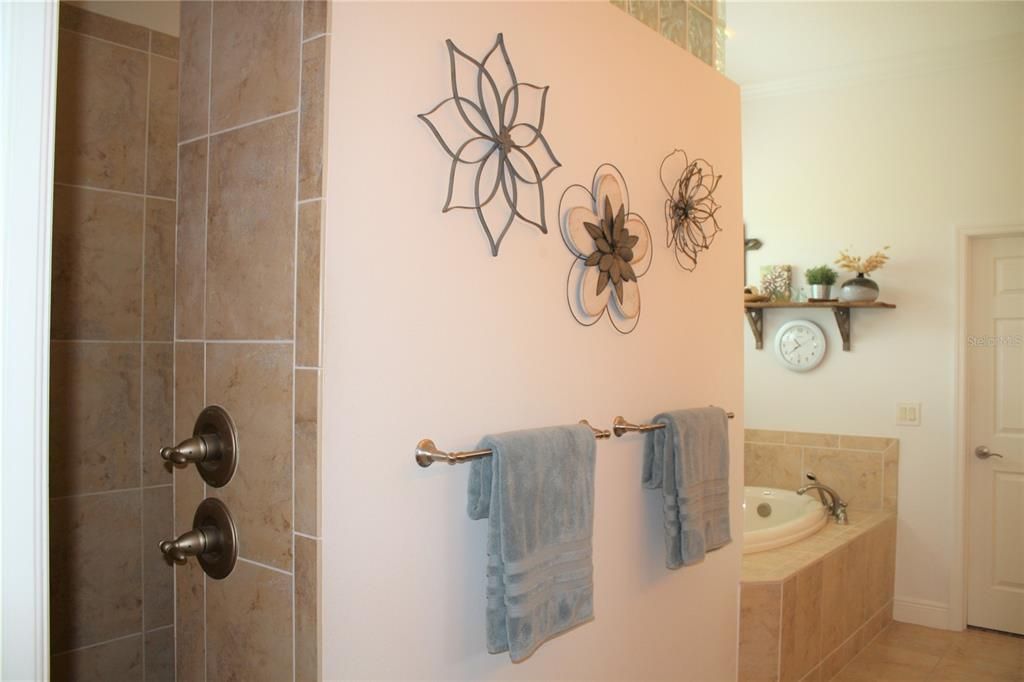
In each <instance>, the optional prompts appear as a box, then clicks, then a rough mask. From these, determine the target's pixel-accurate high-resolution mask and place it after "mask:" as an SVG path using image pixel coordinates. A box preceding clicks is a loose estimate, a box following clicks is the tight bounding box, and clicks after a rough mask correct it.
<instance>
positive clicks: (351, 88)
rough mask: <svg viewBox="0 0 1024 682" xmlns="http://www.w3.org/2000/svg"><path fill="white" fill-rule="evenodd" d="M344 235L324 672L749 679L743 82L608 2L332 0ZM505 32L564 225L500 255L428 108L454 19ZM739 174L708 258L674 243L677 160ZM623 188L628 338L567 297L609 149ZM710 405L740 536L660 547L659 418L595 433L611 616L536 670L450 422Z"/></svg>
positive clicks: (333, 251) (328, 452)
mask: <svg viewBox="0 0 1024 682" xmlns="http://www.w3.org/2000/svg"><path fill="white" fill-rule="evenodd" d="M332 31H333V34H334V38H333V46H334V47H333V51H332V56H331V83H330V93H331V103H330V112H331V113H330V124H329V128H330V142H329V154H330V158H329V166H330V177H329V179H328V190H327V195H328V200H327V201H328V218H327V229H326V233H325V310H324V315H325V318H324V324H325V341H324V402H323V414H322V419H323V422H322V423H323V430H324V433H323V436H324V449H323V460H324V472H323V479H322V485H323V515H324V522H323V534H324V535H323V538H324V539H323V543H324V555H323V595H324V601H323V605H322V606H323V642H324V647H323V657H324V663H323V665H324V676H325V677H326V678H330V679H336V678H433V679H459V678H472V679H497V678H510V679H538V678H543V679H565V678H588V679H625V678H633V679H641V678H643V679H656V678H669V677H671V678H673V679H677V680H678V679H684V680H731V679H734V678H735V670H736V660H735V659H736V628H737V626H736V622H737V594H738V581H739V569H740V543H739V541H738V538H739V536H740V534H741V529H740V516H741V515H740V504H741V495H740V490H741V485H742V475H743V467H742V433H743V432H742V425H743V421H742V413H741V412H740V410H741V409H742V402H743V391H742V343H743V341H742V339H743V327H742V325H743V315H742V304H741V299H740V296H739V289H740V282H741V271H742V260H741V259H742V248H741V243H742V236H743V234H742V217H741V192H740V189H741V188H740V180H741V173H740V112H739V92H738V89H737V87H736V86H735V85H733V84H732V83H730V82H729V81H727V80H726V79H725V78H723V77H722V76H721V75H719V74H718V73H716V72H715V71H714V70H713V69H711V68H709V67H708V66H706V65H704V64H702V63H701V62H699V61H698V60H696V59H695V58H693V57H692V56H690V55H689V54H687V53H685V52H684V51H683V50H681V49H680V48H678V47H676V46H675V45H673V44H671V43H670V42H668V41H666V40H664V39H662V38H661V37H659V36H657V35H656V34H655V33H653V32H652V31H650V30H649V29H648V28H646V27H645V26H643V25H642V24H641V23H639V22H638V21H636V20H634V19H632V18H631V17H629V16H628V15H626V14H624V13H622V12H619V11H617V10H616V9H615V8H614V7H613V6H611V5H610V4H607V3H582V4H539V3H538V4H486V3H472V4H460V5H454V4H453V5H439V4H411V3H407V4H338V5H336V6H335V8H334V13H333V27H332ZM498 32H504V34H505V40H506V44H507V46H508V49H509V52H510V54H511V58H512V62H513V65H514V66H515V68H516V71H517V74H518V76H519V78H520V80H522V81H527V82H533V83H537V84H540V85H550V86H551V91H550V95H549V97H548V112H547V120H546V123H545V126H544V132H545V133H546V135H547V137H548V140H549V141H550V143H551V144H552V146H553V148H554V150H555V153H556V154H557V155H558V157H559V159H560V160H561V161H562V163H563V167H562V168H561V169H559V170H556V171H555V172H554V173H553V174H552V175H551V177H550V178H549V179H548V181H547V183H546V190H547V195H548V206H547V216H548V221H549V223H550V224H551V226H552V229H551V233H550V234H548V235H542V234H540V233H539V232H537V231H535V230H532V231H531V230H530V229H524V228H519V229H516V228H513V230H512V231H511V232H510V233H509V235H508V237H507V238H506V240H505V242H504V244H503V245H502V247H501V255H500V256H499V257H498V258H492V257H491V256H490V254H489V252H488V249H487V244H486V241H485V239H484V237H483V235H482V232H481V229H480V227H479V226H478V225H477V223H476V222H475V220H476V219H475V217H474V216H473V215H472V214H471V213H469V212H453V213H449V214H446V215H442V214H441V212H440V207H441V204H442V202H443V200H444V194H445V190H446V184H447V172H448V163H447V157H446V156H445V155H444V154H443V152H442V151H441V149H440V148H439V147H438V145H437V143H436V142H435V140H434V139H433V138H432V136H431V135H430V133H429V131H428V130H427V128H426V127H425V126H424V125H423V124H422V123H421V122H420V121H419V120H417V118H416V114H418V113H421V112H424V111H427V110H429V109H430V108H432V107H433V106H434V105H435V104H437V103H438V102H439V101H441V99H443V98H444V97H446V96H448V95H449V94H450V89H449V88H450V86H449V83H448V56H447V52H446V50H445V46H444V40H445V39H446V38H452V39H453V40H454V41H455V43H456V44H457V45H458V46H459V47H460V48H462V49H464V50H465V51H467V52H468V53H469V54H471V55H474V56H477V57H481V56H482V55H483V54H484V53H485V52H486V51H487V50H488V49H489V48H490V47H491V46H492V45H493V43H494V39H495V36H496V34H497V33H498ZM676 146H680V147H685V148H686V149H687V150H689V151H690V152H691V155H693V154H696V155H699V156H703V157H706V158H708V159H710V160H711V161H712V162H713V163H715V165H716V169H717V170H719V171H720V172H721V173H722V174H723V175H724V180H723V181H722V184H721V186H720V190H719V196H720V200H721V203H722V204H723V208H722V211H721V214H720V215H721V217H722V225H723V227H724V228H725V231H724V232H723V233H722V234H720V235H719V237H718V240H717V241H716V242H715V245H714V247H713V249H712V250H711V251H710V253H708V254H706V256H705V257H704V259H703V260H702V262H701V265H700V266H699V268H698V269H697V272H696V273H694V274H690V273H686V272H683V271H682V270H680V269H679V268H678V266H677V265H676V263H675V260H674V258H673V257H672V254H671V252H670V251H669V250H668V249H666V248H665V247H664V243H665V242H664V239H665V231H664V230H665V227H664V221H663V218H662V206H663V200H664V197H663V190H662V189H661V186H660V184H659V180H658V166H659V163H660V162H661V159H662V157H663V156H664V155H665V154H666V153H668V152H669V151H671V150H672V149H673V147H676ZM606 161H610V162H613V163H615V164H616V165H617V166H618V167H619V168H620V169H621V170H622V172H623V174H624V175H625V178H626V181H627V182H628V183H629V190H630V195H631V208H632V210H634V211H636V212H638V213H640V214H641V215H642V216H644V217H645V219H646V220H647V222H648V225H649V226H650V228H651V232H652V237H653V243H654V248H655V253H654V262H653V265H652V266H651V269H650V271H649V272H648V273H647V274H646V276H644V277H643V278H641V280H640V291H641V297H642V302H643V313H642V316H641V319H640V323H639V326H638V328H637V329H636V331H635V332H634V333H633V334H632V335H630V336H621V335H620V334H618V333H617V332H616V331H614V330H613V329H612V328H611V326H610V325H609V324H607V322H606V321H602V322H601V323H599V324H597V325H596V326H594V327H591V328H583V327H581V326H579V325H577V324H576V322H575V321H574V320H573V319H572V318H571V317H570V315H569V311H568V309H567V307H566V303H565V278H566V273H567V271H568V269H569V265H570V259H571V257H570V254H569V253H568V251H567V250H566V249H565V247H564V245H563V244H562V241H561V239H560V237H559V236H558V234H557V227H556V225H557V219H558V218H557V215H556V213H557V204H558V198H559V196H560V195H561V192H562V190H563V189H564V188H565V187H566V186H568V185H569V184H572V183H581V184H584V185H588V184H589V183H590V180H591V177H592V175H593V172H594V169H595V168H596V167H597V166H598V164H600V163H602V162H606ZM710 403H714V404H718V405H722V406H725V407H726V408H728V409H731V410H735V411H736V412H737V419H736V420H735V421H734V423H733V425H732V436H733V443H732V445H733V448H732V452H733V461H732V465H733V466H732V485H733V488H732V490H733V498H732V499H733V507H734V515H733V536H734V537H735V538H737V541H736V542H734V543H733V544H732V545H730V546H728V547H727V548H725V549H723V550H721V551H719V552H717V553H714V554H712V555H710V556H709V558H708V559H707V560H706V561H705V562H704V563H703V564H701V565H698V566H695V567H692V568H687V569H683V570H680V571H673V572H670V571H667V570H666V569H665V568H664V561H665V557H664V543H663V538H662V526H661V524H662V521H661V500H660V495H658V494H655V493H652V492H650V491H646V490H643V489H642V488H641V487H640V481H639V479H640V465H641V450H642V439H641V438H640V437H637V436H633V437H628V436H627V437H625V438H623V439H621V440H614V441H610V442H601V443H600V444H599V445H598V470H597V491H596V512H595V515H596V518H595V535H594V565H595V566H594V567H595V604H596V606H595V610H596V620H595V621H594V622H592V623H589V624H587V625H584V626H582V627H580V628H577V629H576V630H574V631H572V632H570V633H567V634H565V635H563V636H561V637H559V638H557V639H555V640H554V641H551V642H548V643H547V644H545V645H544V646H543V647H541V649H540V650H539V651H538V652H537V653H536V654H535V655H534V656H533V657H532V658H530V659H529V660H528V661H526V662H525V663H522V664H519V665H513V664H511V663H510V662H509V659H508V657H507V655H497V656H495V655H489V654H488V653H487V652H486V647H485V640H484V605H485V597H484V586H485V583H484V566H485V561H486V559H485V548H484V540H485V530H486V529H485V524H484V523H482V522H474V521H471V520H469V518H468V517H467V516H466V477H467V474H468V471H469V467H468V466H460V467H448V466H443V465H438V466H435V467H433V468H431V469H429V470H424V469H420V468H419V467H417V466H415V464H414V462H413V456H412V455H413V447H414V446H415V444H416V442H417V441H418V440H419V439H420V438H424V437H430V438H433V439H435V440H436V441H437V443H438V444H439V445H440V447H442V448H446V449H465V448H469V447H472V446H473V445H475V443H476V441H477V439H478V438H480V437H481V436H482V435H484V434H485V433H488V432H498V431H504V430H511V429H520V428H529V427H535V426H544V425H550V424H562V423H570V422H575V421H576V420H578V419H580V418H583V417H586V418H588V419H590V420H591V421H592V422H593V423H595V424H598V425H602V426H608V425H610V423H611V420H612V418H613V417H614V416H615V415H617V414H623V415H625V416H626V417H627V418H631V419H634V420H643V419H648V418H650V417H651V416H652V415H654V414H655V413H657V412H659V411H661V410H665V409H671V408H678V407H687V406H702V405H707V404H710Z"/></svg>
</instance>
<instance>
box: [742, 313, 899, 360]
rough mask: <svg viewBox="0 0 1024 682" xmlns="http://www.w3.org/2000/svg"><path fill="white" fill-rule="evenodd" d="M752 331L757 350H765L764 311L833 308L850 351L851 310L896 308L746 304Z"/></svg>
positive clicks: (845, 344)
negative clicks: (770, 309)
mask: <svg viewBox="0 0 1024 682" xmlns="http://www.w3.org/2000/svg"><path fill="white" fill-rule="evenodd" d="M743 307H744V308H745V309H746V313H747V322H748V323H749V324H750V331H751V332H753V333H754V341H755V342H756V344H757V349H758V350H761V349H763V348H764V311H765V310H766V309H768V308H831V309H832V313H833V314H834V315H835V317H836V325H838V327H839V334H840V335H841V336H842V337H843V350H850V310H851V309H853V308H895V307H896V306H894V305H893V304H892V303H882V302H881V301H872V302H871V303H862V302H855V303H849V302H846V301H815V302H806V303H791V302H775V301H759V302H748V303H744V304H743Z"/></svg>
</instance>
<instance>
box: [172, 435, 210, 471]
mask: <svg viewBox="0 0 1024 682" xmlns="http://www.w3.org/2000/svg"><path fill="white" fill-rule="evenodd" d="M220 454H221V446H220V439H219V438H217V436H216V435H215V434H208V435H203V436H192V437H190V438H186V439H185V440H183V441H181V442H180V443H178V444H177V445H175V446H173V447H166V448H160V457H161V458H162V459H163V460H164V461H165V462H171V463H173V464H178V465H181V466H184V465H186V464H190V463H192V462H205V461H207V460H212V459H218V458H219V457H220Z"/></svg>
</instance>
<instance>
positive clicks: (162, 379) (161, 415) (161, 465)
mask: <svg viewBox="0 0 1024 682" xmlns="http://www.w3.org/2000/svg"><path fill="white" fill-rule="evenodd" d="M173 410H174V347H173V345H172V344H170V343H146V344H143V346H142V484H143V485H170V484H171V480H172V479H171V468H170V466H169V465H168V464H167V463H166V462H164V461H163V460H162V459H161V458H160V448H162V447H164V446H165V445H172V444H173V443H172V441H173V440H174V436H173V430H174V424H173Z"/></svg>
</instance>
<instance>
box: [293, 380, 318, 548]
mask: <svg viewBox="0 0 1024 682" xmlns="http://www.w3.org/2000/svg"><path fill="white" fill-rule="evenodd" d="M319 390H320V372H318V371H317V370H315V369H298V370H295V530H297V531H299V532H300V533H306V534H308V535H320V490H319V480H320V461H319V459H320V453H319V447H320V443H319V415H318V414H317V413H318V407H319V404H320V401H319Z"/></svg>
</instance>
